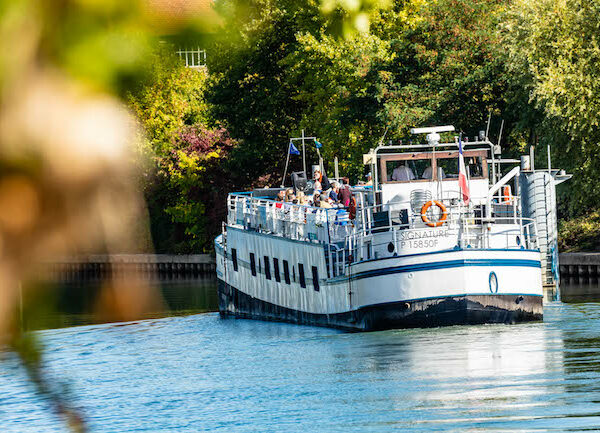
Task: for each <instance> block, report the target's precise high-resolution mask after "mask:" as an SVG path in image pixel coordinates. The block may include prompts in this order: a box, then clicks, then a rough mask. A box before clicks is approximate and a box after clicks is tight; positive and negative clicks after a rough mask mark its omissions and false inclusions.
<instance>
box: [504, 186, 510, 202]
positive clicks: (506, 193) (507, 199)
mask: <svg viewBox="0 0 600 433" xmlns="http://www.w3.org/2000/svg"><path fill="white" fill-rule="evenodd" d="M511 201H512V194H511V190H510V185H506V186H503V187H502V202H503V203H510V202H511Z"/></svg>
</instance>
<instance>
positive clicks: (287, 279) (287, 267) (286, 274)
mask: <svg viewBox="0 0 600 433" xmlns="http://www.w3.org/2000/svg"><path fill="white" fill-rule="evenodd" d="M283 278H284V279H285V284H290V265H289V263H288V261H287V260H284V261H283Z"/></svg>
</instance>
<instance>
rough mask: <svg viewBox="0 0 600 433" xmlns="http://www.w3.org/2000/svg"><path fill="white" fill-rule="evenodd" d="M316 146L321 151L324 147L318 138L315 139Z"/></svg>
mask: <svg viewBox="0 0 600 433" xmlns="http://www.w3.org/2000/svg"><path fill="white" fill-rule="evenodd" d="M315 146H317V149H320V148H322V147H323V145H322V144H321V143H319V142H318V141H317V139H316V138H315Z"/></svg>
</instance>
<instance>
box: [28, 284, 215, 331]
mask: <svg viewBox="0 0 600 433" xmlns="http://www.w3.org/2000/svg"><path fill="white" fill-rule="evenodd" d="M151 284H152V285H153V286H154V287H156V289H157V290H159V291H160V293H161V294H162V297H163V300H164V304H165V307H164V309H162V310H160V311H150V312H147V313H146V314H144V316H143V317H139V319H149V318H160V317H168V316H179V315H187V314H195V313H204V312H209V311H217V310H218V301H217V280H216V278H215V277H214V276H213V275H210V276H203V277H195V278H171V279H160V280H155V281H154V282H152V283H151ZM102 288H103V286H102V283H101V282H99V281H84V282H62V283H60V284H48V285H46V286H43V287H41V288H40V289H39V290H38V291H37V292H36V294H37V296H36V298H35V302H33V299H32V300H28V299H25V300H24V314H23V327H24V329H26V330H36V329H49V328H63V327H69V326H80V325H90V324H97V323H105V322H109V321H110V320H109V319H106V318H104V317H102V316H100V315H98V314H97V313H96V308H97V303H98V298H99V295H100V292H101V290H102Z"/></svg>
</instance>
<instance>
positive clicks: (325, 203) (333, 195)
mask: <svg viewBox="0 0 600 433" xmlns="http://www.w3.org/2000/svg"><path fill="white" fill-rule="evenodd" d="M313 180H314V193H313V195H312V196H306V195H305V194H304V192H302V191H297V193H294V190H293V189H292V188H289V189H287V190H281V191H279V193H278V194H277V197H276V198H275V200H276V201H279V202H285V203H292V204H299V205H306V206H313V207H320V208H325V209H331V208H346V209H350V210H352V207H355V206H356V205H355V200H353V199H352V192H351V190H350V181H349V180H348V178H343V179H342V180H341V182H336V181H330V180H329V179H328V178H327V175H326V174H324V173H322V172H321V171H320V170H315V173H314V176H313Z"/></svg>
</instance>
